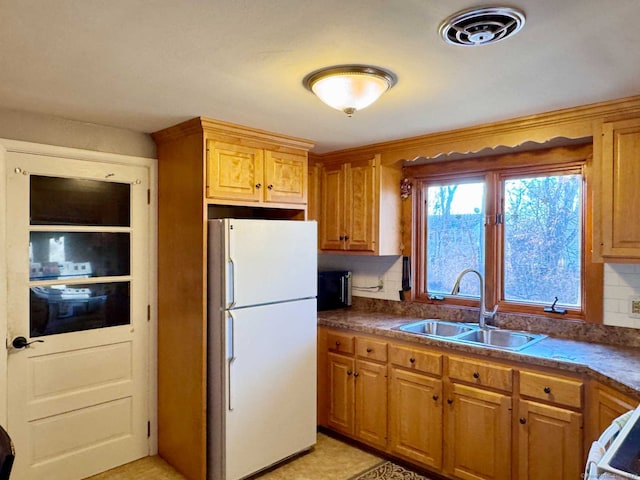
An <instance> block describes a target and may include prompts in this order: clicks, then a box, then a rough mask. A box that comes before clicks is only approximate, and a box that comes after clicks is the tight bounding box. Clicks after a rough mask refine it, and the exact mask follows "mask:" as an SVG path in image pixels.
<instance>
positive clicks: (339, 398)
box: [321, 338, 387, 449]
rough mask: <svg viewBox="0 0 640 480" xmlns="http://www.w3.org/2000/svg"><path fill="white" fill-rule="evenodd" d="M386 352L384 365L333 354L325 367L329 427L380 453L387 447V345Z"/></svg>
mask: <svg viewBox="0 0 640 480" xmlns="http://www.w3.org/2000/svg"><path fill="white" fill-rule="evenodd" d="M359 340H361V339H358V338H356V344H357V343H358V341H359ZM330 341H331V340H330ZM343 346H344V342H341V343H340V345H339V347H343ZM330 348H335V345H334V344H333V343H332V344H330ZM384 350H385V356H384V360H385V361H384V362H379V361H374V360H366V359H361V358H356V357H354V355H353V354H346V353H334V352H331V351H330V352H328V353H327V361H326V367H325V368H326V372H325V374H326V380H325V381H326V384H325V388H326V389H327V395H326V399H325V402H326V405H327V410H328V412H327V415H326V422H327V426H328V427H329V428H332V429H334V430H336V431H337V432H340V433H344V434H345V435H349V436H352V437H354V438H357V439H358V440H361V441H362V442H365V443H367V444H369V445H372V446H374V447H377V448H380V449H386V447H387V365H386V344H384ZM321 417H322V416H321Z"/></svg>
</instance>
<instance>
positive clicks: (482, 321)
mask: <svg viewBox="0 0 640 480" xmlns="http://www.w3.org/2000/svg"><path fill="white" fill-rule="evenodd" d="M467 273H474V274H475V275H476V276H477V277H478V281H479V282H480V309H479V312H478V324H479V325H480V328H486V326H487V323H486V321H487V320H493V317H495V314H496V312H497V311H498V305H496V306H495V307H494V308H493V310H492V311H491V312H487V311H486V310H485V299H484V279H483V278H482V274H481V273H480V272H479V271H477V270H474V269H472V268H467V269H465V270H463V271H461V272H460V273H459V274H458V276H457V277H456V281H455V282H454V284H453V288H452V289H451V295H458V294H459V293H460V282H461V281H462V277H464V276H465V275H466V274H467Z"/></svg>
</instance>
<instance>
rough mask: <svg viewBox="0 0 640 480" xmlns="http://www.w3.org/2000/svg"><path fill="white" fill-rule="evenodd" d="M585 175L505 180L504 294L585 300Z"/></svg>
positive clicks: (573, 301) (543, 300) (519, 298)
mask: <svg viewBox="0 0 640 480" xmlns="http://www.w3.org/2000/svg"><path fill="white" fill-rule="evenodd" d="M581 190H582V177H581V176H580V175H557V176H547V177H536V178H521V179H514V180H507V181H505V183H504V194H505V195H504V213H505V219H504V297H505V300H509V301H515V302H533V303H543V304H551V303H553V301H554V298H555V297H558V303H559V304H563V305H567V306H579V305H580V291H581V287H580V271H581V251H580V249H581V235H582V226H581V218H582V202H581V199H582V191H581Z"/></svg>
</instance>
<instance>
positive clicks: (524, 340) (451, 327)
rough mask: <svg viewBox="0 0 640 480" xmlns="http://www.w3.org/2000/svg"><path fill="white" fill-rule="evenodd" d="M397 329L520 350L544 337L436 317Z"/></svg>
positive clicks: (467, 342)
mask: <svg viewBox="0 0 640 480" xmlns="http://www.w3.org/2000/svg"><path fill="white" fill-rule="evenodd" d="M397 329H398V330H401V331H403V332H407V333H413V334H415V335H425V336H427V337H432V338H439V339H441V340H448V341H451V342H456V343H464V344H471V345H481V346H484V347H491V348H499V349H504V350H511V351H518V350H522V349H524V348H527V347H529V346H531V345H533V344H534V343H536V342H539V341H540V340H542V339H543V338H545V337H546V335H541V334H536V333H529V332H518V331H514V330H503V329H499V328H495V327H488V328H485V329H481V328H480V327H479V326H476V325H469V324H466V323H457V322H447V321H444V320H437V319H426V320H420V321H419V322H413V323H408V324H405V325H401V326H400V327H397Z"/></svg>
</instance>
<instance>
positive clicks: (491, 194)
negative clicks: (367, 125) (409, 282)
mask: <svg viewBox="0 0 640 480" xmlns="http://www.w3.org/2000/svg"><path fill="white" fill-rule="evenodd" d="M592 152H593V148H592V144H591V143H588V144H583V145H577V146H569V147H556V148H548V149H540V150H534V151H529V152H520V153H509V154H504V155H494V156H491V157H481V158H469V159H462V160H452V161H447V162H436V163H431V164H424V165H416V166H405V174H406V175H407V176H408V177H409V178H410V180H411V181H412V182H413V185H414V188H413V191H414V195H413V203H412V209H413V213H412V215H411V231H412V235H411V240H412V242H411V243H412V248H411V253H412V258H413V261H412V263H413V265H412V267H413V271H414V272H415V274H414V278H415V285H414V290H413V291H412V296H411V298H412V300H414V301H418V302H426V303H433V304H436V303H437V304H440V305H451V306H457V307H476V308H477V307H478V306H479V300H477V299H473V298H469V297H461V296H453V295H445V296H444V298H442V296H441V295H440V294H438V297H437V298H435V297H432V296H431V294H429V292H427V291H426V285H427V278H426V258H425V254H426V241H427V217H426V208H427V207H426V205H427V204H426V201H427V198H426V191H427V190H426V189H427V188H428V187H429V186H435V185H438V184H444V183H447V182H459V183H463V182H467V181H474V180H476V181H477V180H478V179H482V180H483V181H484V182H485V222H484V223H485V225H484V228H485V272H484V277H485V302H486V305H487V309H490V308H492V307H493V306H494V305H496V304H498V312H501V313H513V314H527V315H536V316H544V317H550V318H555V319H560V320H582V321H587V322H590V323H602V315H603V314H602V302H603V300H602V297H603V265H602V264H600V263H594V262H593V260H592V232H593V218H592V217H593V215H592V211H593V208H592V207H593V205H592V202H593V199H592V197H593V195H592V190H593V187H592V182H593V178H592V170H593V168H592V162H593V154H592ZM578 172H579V173H581V174H582V179H583V184H582V245H581V257H582V272H581V307H580V308H567V313H566V314H564V315H561V314H556V313H548V312H544V310H543V309H544V307H545V306H547V305H540V304H528V303H516V302H513V301H509V302H507V301H505V300H504V298H503V296H504V294H503V291H504V287H503V278H504V272H503V268H504V258H503V252H504V249H503V239H504V229H503V227H504V226H503V225H500V224H496V222H495V219H496V215H497V214H498V213H501V212H502V211H503V198H502V196H503V191H502V190H503V187H502V185H503V182H504V180H506V179H510V178H518V177H526V176H540V175H554V174H555V175H561V174H565V173H578ZM587 292H588V294H587ZM565 308H566V307H565Z"/></svg>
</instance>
